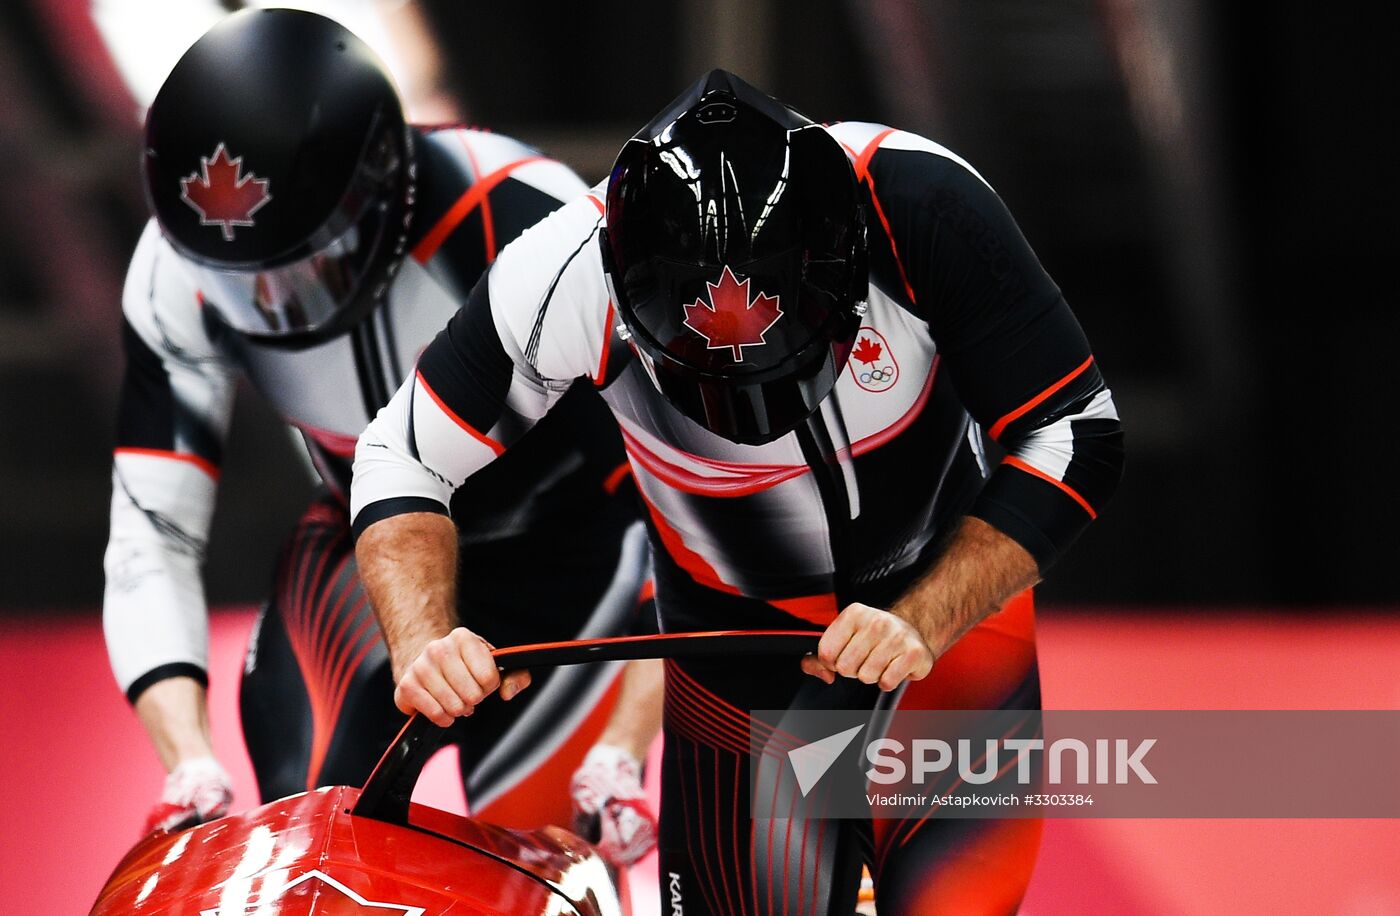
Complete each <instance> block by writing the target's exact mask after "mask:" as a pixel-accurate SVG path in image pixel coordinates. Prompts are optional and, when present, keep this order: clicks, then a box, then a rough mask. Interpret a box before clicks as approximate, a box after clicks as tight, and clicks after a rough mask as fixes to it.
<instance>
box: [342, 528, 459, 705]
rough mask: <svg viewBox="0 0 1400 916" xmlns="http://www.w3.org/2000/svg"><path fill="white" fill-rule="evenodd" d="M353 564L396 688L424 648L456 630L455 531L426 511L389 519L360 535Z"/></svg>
mask: <svg viewBox="0 0 1400 916" xmlns="http://www.w3.org/2000/svg"><path fill="white" fill-rule="evenodd" d="M355 560H356V562H357V563H358V564H359V567H360V577H361V578H362V579H363V580H364V583H365V591H366V593H368V595H369V600H370V604H371V605H373V607H374V613H375V616H377V617H378V618H379V626H380V628H381V629H382V630H383V632H384V642H385V644H386V645H388V647H389V658H390V660H391V662H392V664H393V672H394V682H395V683H398V682H399V680H400V678H401V677H402V675H403V672H404V669H405V668H407V667H408V665H410V664H412V663H413V660H414V659H416V658H417V657H418V655H419V653H421V652H422V650H423V648H424V647H425V646H426V645H427V644H428V643H430V642H432V641H433V640H435V639H439V638H441V637H443V636H446V635H447V634H448V633H449V632H451V631H452V628H453V627H455V626H457V610H456V608H457V603H456V593H457V529H456V526H454V525H453V524H452V520H451V519H450V518H448V517H447V516H445V515H438V514H435V513H432V512H410V513H407V514H404V515H395V516H391V517H390V518H386V519H384V520H382V521H379V522H375V523H374V524H373V525H370V526H369V527H368V528H366V529H365V531H364V533H363V534H361V535H360V539H359V541H358V543H356V545H355Z"/></svg>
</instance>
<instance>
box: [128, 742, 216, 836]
mask: <svg viewBox="0 0 1400 916" xmlns="http://www.w3.org/2000/svg"><path fill="white" fill-rule="evenodd" d="M232 801H233V784H232V782H230V781H229V778H228V773H225V772H224V768H223V767H221V766H219V761H217V760H215V759H214V758H213V757H195V758H193V759H191V760H186V761H184V762H183V763H181V764H180V765H179V766H177V767H175V769H173V770H171V771H170V775H169V776H166V777H165V790H164V791H162V792H161V793H160V801H159V802H158V803H157V804H156V806H155V807H154V808H152V809H151V813H150V814H148V815H147V816H146V832H147V833H150V832H151V831H152V830H183V829H184V828H186V827H193V826H194V825H196V824H202V823H204V822H205V821H212V820H214V819H215V818H218V817H223V816H224V815H225V814H228V806H229V803H230V802H232Z"/></svg>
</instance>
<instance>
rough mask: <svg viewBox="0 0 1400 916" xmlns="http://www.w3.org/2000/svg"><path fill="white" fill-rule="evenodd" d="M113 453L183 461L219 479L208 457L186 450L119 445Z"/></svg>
mask: <svg viewBox="0 0 1400 916" xmlns="http://www.w3.org/2000/svg"><path fill="white" fill-rule="evenodd" d="M112 454H114V455H145V456H146V457H147V458H164V459H166V460H169V461H183V462H184V463H185V464H192V465H194V466H195V467H197V468H199V469H200V470H201V471H203V472H204V473H205V474H208V475H209V477H210V478H211V479H212V480H215V481H217V480H218V479H219V468H218V466H217V465H215V464H214V462H212V461H210V460H209V459H208V458H201V457H199V456H198V455H191V454H189V453H188V452H172V451H168V450H167V449H163V448H135V447H132V446H125V445H124V446H121V447H120V448H116V449H113V450H112Z"/></svg>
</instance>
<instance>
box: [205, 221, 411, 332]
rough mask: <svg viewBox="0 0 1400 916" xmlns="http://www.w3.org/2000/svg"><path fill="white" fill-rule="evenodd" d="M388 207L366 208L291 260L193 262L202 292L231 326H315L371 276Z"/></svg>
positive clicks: (325, 321)
mask: <svg viewBox="0 0 1400 916" xmlns="http://www.w3.org/2000/svg"><path fill="white" fill-rule="evenodd" d="M388 209H389V208H387V207H384V206H370V207H368V208H366V210H365V212H364V213H363V215H362V216H361V218H360V219H359V221H358V222H357V223H355V224H354V225H351V226H350V227H349V228H347V229H345V230H343V231H342V232H341V233H340V234H339V235H338V236H336V237H335V238H334V239H332V240H331V241H330V242H329V243H328V244H327V245H325V247H323V248H321V249H320V250H319V251H316V252H314V253H313V254H310V255H307V256H306V257H303V258H301V259H300V260H296V261H292V262H291V263H289V264H282V265H280V266H277V267H268V268H263V269H260V270H229V269H219V268H215V267H212V266H210V265H207V264H191V265H190V268H191V269H192V270H193V271H194V276H195V282H196V283H197V284H198V288H199V292H200V295H201V296H202V297H203V299H204V302H205V303H206V304H207V305H209V306H210V307H212V308H214V309H216V310H217V311H218V313H219V315H220V316H221V317H222V318H223V319H224V321H225V322H227V323H228V325H229V326H230V327H232V328H233V329H234V330H236V331H239V332H240V333H243V334H247V335H249V336H253V337H282V336H287V335H294V334H306V333H314V332H316V331H319V330H321V329H322V328H324V327H325V326H326V325H327V324H329V323H330V322H331V321H332V320H334V319H335V317H336V316H337V314H338V313H339V312H340V311H341V310H342V309H343V308H345V307H346V306H348V305H349V304H350V303H351V302H353V301H355V300H356V299H357V298H358V297H359V296H360V295H362V294H363V293H364V292H365V290H364V286H365V285H366V283H367V282H371V281H373V280H374V275H375V274H376V272H377V270H378V268H379V266H380V264H379V262H378V259H377V258H376V254H377V253H378V252H379V251H380V250H381V248H382V245H383V241H384V239H383V236H384V235H385V233H386V232H387V231H388V229H389V227H388V226H387V225H386V217H387V212H388Z"/></svg>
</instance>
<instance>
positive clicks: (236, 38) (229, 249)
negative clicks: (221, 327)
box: [145, 9, 413, 346]
mask: <svg viewBox="0 0 1400 916" xmlns="http://www.w3.org/2000/svg"><path fill="white" fill-rule="evenodd" d="M410 143H411V140H410V135H409V132H408V129H407V127H406V126H405V124H404V117H403V110H402V107H401V106H400V104H399V98H398V94H397V93H396V92H395V91H394V86H393V84H392V83H391V82H390V80H389V77H388V75H387V74H386V73H385V71H384V68H383V66H382V65H381V64H380V62H379V60H378V59H377V58H376V57H375V56H374V54H373V52H371V51H370V49H369V47H368V46H366V45H365V43H364V42H362V41H360V39H358V38H356V37H355V36H354V35H353V34H351V33H350V32H349V31H348V30H347V29H345V28H344V27H343V26H341V25H339V24H338V23H336V22H333V21H332V20H330V19H327V18H325V17H323V16H317V15H315V14H313V13H306V12H300V11H297V10H286V9H271V10H246V11H244V12H241V13H235V14H234V15H232V16H229V17H227V18H226V19H224V20H222V21H221V22H220V23H219V24H218V25H216V26H214V27H213V28H212V29H210V30H209V31H208V32H207V33H205V34H204V36H203V37H201V38H200V39H199V40H198V41H197V42H195V43H194V45H193V46H192V47H191V48H190V49H189V50H188V51H186V52H185V55H184V56H183V57H182V58H180V62H179V63H177V64H176V65H175V69H174V70H172V71H171V73H170V76H169V77H168V78H167V79H166V81H165V84H164V85H163V86H161V89H160V92H159V93H158V94H157V95H156V98H155V101H154V102H153V103H152V104H151V110H150V113H149V114H148V115H147V118H146V151H145V180H146V181H145V183H146V194H147V198H148V200H149V202H150V205H151V210H152V211H153V212H154V213H155V217H156V220H157V221H158V222H159V223H160V227H161V231H162V232H163V233H164V234H165V237H166V238H168V239H169V240H170V242H171V244H172V245H174V247H175V248H176V249H177V250H178V251H179V252H180V253H181V254H182V255H184V256H185V257H186V258H187V259H189V260H190V261H191V262H193V264H194V269H195V271H196V274H197V281H198V283H199V288H200V293H201V295H202V297H203V298H204V301H205V302H206V303H207V304H208V305H210V306H212V307H213V308H214V309H215V310H216V311H217V313H218V314H219V316H220V317H221V318H222V319H223V320H224V321H225V322H226V323H227V324H228V325H230V326H231V327H233V328H234V329H235V330H237V331H240V332H242V333H244V334H247V335H248V336H250V337H257V338H274V339H278V340H281V341H282V342H284V343H287V344H289V345H293V346H297V345H305V344H309V343H314V342H316V341H319V340H324V339H325V338H327V337H330V336H332V335H334V334H336V333H339V332H341V331H344V330H345V329H347V328H349V327H350V326H351V325H353V324H354V323H355V322H357V321H359V320H360V318H362V317H363V316H364V315H365V314H366V313H367V312H368V311H369V309H370V308H372V307H373V306H374V304H375V303H376V302H377V301H378V300H379V298H380V297H381V296H382V295H383V293H384V291H385V289H386V288H387V285H388V280H389V278H390V276H392V274H393V272H394V271H395V270H397V268H398V264H399V262H400V260H401V258H402V255H403V251H404V247H405V244H406V238H407V224H408V219H409V216H410V212H411V207H410V205H411V203H412V198H413V164H412V150H411V147H410Z"/></svg>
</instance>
